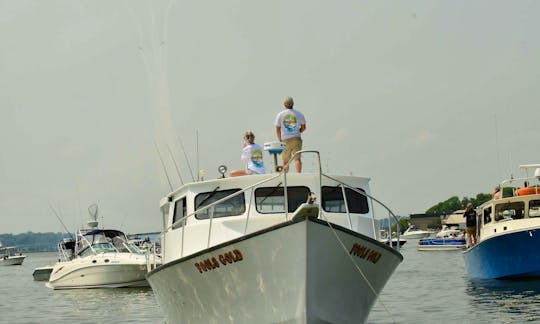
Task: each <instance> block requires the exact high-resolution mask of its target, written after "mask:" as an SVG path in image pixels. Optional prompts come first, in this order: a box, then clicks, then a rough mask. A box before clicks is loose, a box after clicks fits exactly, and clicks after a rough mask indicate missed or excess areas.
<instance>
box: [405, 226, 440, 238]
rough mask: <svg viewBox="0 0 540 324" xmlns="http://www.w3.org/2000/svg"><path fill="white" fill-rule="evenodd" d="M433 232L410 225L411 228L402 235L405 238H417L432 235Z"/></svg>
mask: <svg viewBox="0 0 540 324" xmlns="http://www.w3.org/2000/svg"><path fill="white" fill-rule="evenodd" d="M431 234H433V232H431V231H424V230H421V229H419V228H417V227H416V226H414V225H410V226H409V228H407V230H406V231H405V232H403V234H401V237H402V238H404V239H417V238H425V237H430V236H431Z"/></svg>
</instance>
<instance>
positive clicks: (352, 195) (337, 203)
mask: <svg viewBox="0 0 540 324" xmlns="http://www.w3.org/2000/svg"><path fill="white" fill-rule="evenodd" d="M357 189H358V190H360V191H361V192H365V191H364V190H363V189H360V188H357ZM345 195H346V196H347V207H349V213H354V214H367V213H368V212H369V205H368V201H367V197H366V196H364V195H362V194H360V193H358V192H356V191H354V190H352V189H350V188H345ZM322 208H323V209H324V211H326V212H329V213H346V212H347V210H346V208H345V201H344V200H343V190H342V189H341V186H337V187H329V186H325V187H322Z"/></svg>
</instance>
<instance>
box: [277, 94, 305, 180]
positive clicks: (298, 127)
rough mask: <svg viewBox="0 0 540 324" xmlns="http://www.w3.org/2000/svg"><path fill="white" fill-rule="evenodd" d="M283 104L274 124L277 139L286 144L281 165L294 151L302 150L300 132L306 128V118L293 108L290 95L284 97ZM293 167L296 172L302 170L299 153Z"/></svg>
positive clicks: (287, 169) (287, 160)
mask: <svg viewBox="0 0 540 324" xmlns="http://www.w3.org/2000/svg"><path fill="white" fill-rule="evenodd" d="M283 106H284V107H285V109H284V110H282V111H281V112H280V113H279V114H278V115H277V117H276V121H275V123H274V124H275V126H276V135H277V139H278V141H280V142H284V143H285V145H286V146H285V150H284V151H283V165H285V164H287V162H289V160H290V159H291V156H292V155H293V154H294V153H296V152H298V151H300V150H302V137H301V134H302V133H303V132H304V131H305V130H306V118H305V117H304V114H302V113H301V112H300V111H298V110H296V109H293V106H294V101H293V98H292V97H286V98H285V101H283ZM294 167H295V169H296V172H298V173H300V172H302V160H301V159H300V155H298V156H296V160H295V161H294ZM285 171H286V172H288V171H289V168H286V169H285Z"/></svg>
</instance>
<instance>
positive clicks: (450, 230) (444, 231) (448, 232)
mask: <svg viewBox="0 0 540 324" xmlns="http://www.w3.org/2000/svg"><path fill="white" fill-rule="evenodd" d="M458 236H463V231H462V230H460V229H459V228H458V227H457V226H448V225H443V227H442V228H441V230H440V231H439V232H437V234H435V237H438V238H452V237H458Z"/></svg>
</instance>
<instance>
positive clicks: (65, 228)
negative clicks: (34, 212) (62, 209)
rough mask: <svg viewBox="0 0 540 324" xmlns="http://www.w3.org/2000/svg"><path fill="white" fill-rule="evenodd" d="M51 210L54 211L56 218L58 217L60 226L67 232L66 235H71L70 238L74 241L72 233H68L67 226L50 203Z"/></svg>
mask: <svg viewBox="0 0 540 324" xmlns="http://www.w3.org/2000/svg"><path fill="white" fill-rule="evenodd" d="M49 208H50V209H51V210H52V212H53V213H54V216H56V218H58V221H59V222H60V224H62V226H63V227H64V231H66V233H67V234H68V235H69V237H71V239H73V236H72V235H71V233H70V232H69V231H68V229H67V227H66V225H65V224H64V222H62V219H61V218H60V216H58V213H57V212H56V210H54V208H53V206H52V205H51V203H49Z"/></svg>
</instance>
